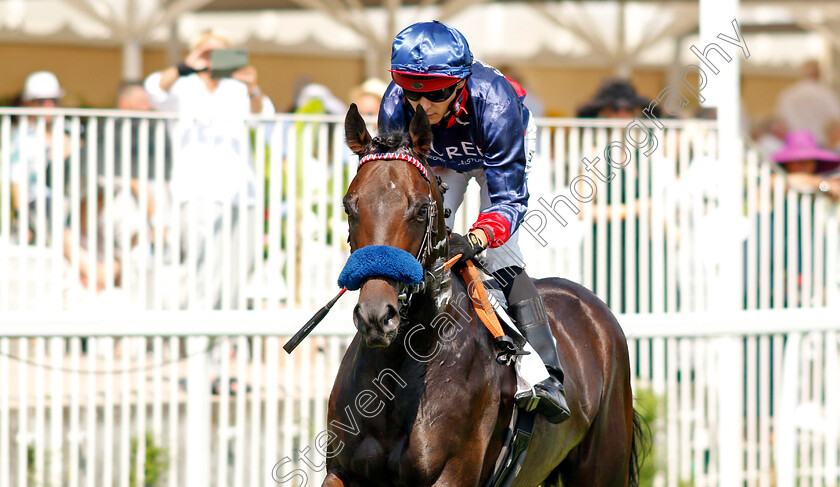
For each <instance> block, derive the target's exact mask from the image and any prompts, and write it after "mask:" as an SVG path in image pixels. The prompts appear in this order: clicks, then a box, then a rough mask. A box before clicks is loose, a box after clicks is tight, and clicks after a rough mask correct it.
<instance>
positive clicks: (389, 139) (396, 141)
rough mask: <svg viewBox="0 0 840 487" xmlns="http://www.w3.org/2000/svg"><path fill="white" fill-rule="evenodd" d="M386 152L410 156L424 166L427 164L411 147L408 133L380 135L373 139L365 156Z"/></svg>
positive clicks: (393, 132)
mask: <svg viewBox="0 0 840 487" xmlns="http://www.w3.org/2000/svg"><path fill="white" fill-rule="evenodd" d="M385 152H396V153H401V154H408V155H410V156H412V157H414V158H416V159H418V160H419V161H420V162H422V163H424V164H425V162H426V158H425V157H423V155H421V154H419V153H418V152H417V151H415V150H414V149H413V148H412V147H411V138H410V137H409V135H408V133H407V132H403V131H399V130H395V131H392V132H385V133H383V134H378V135H377V136H376V137H374V138H373V140H372V141H371V143H370V145H369V146H368V150H367V151H365V154H364V155H368V154H381V153H385Z"/></svg>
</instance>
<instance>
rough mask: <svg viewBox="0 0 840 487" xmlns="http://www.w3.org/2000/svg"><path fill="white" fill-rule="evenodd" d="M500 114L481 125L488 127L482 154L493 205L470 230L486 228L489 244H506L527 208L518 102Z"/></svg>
mask: <svg viewBox="0 0 840 487" xmlns="http://www.w3.org/2000/svg"><path fill="white" fill-rule="evenodd" d="M497 113H498V116H497V117H494V118H495V120H489V121H488V122H489V123H483V124H482V125H483V126H484V127H485V128H487V129H486V133H485V134H484V139H485V140H484V144H483V146H484V152H483V153H484V158H485V159H484V175H485V178H486V181H487V193H488V196H489V199H490V206H489V207H488V208H483V209H482V211H481V213H480V214H479V216H478V218H477V219H476V222H475V223H474V224H473V226H472V227H471V229H470V230H471V231H472V230H475V229H481V230H483V231H484V233H486V234H487V237H488V241H489V246H490V247H499V246H500V245H503V244H504V243H505V242H506V241H507V240H508V238H510V236H511V235H512V234H513V233H514V232H515V231H516V229H517V228H518V227H519V222H520V221H521V220H522V217H523V216H524V215H525V211H526V210H527V209H528V188H527V186H526V183H525V149H524V143H523V127H522V114H521V112H520V110H519V108H518V106H517V105H515V104H511V105H510V106H508V107H506V108H505V109H503V110H501V111H500V112H497Z"/></svg>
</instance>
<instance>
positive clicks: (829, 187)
mask: <svg viewBox="0 0 840 487" xmlns="http://www.w3.org/2000/svg"><path fill="white" fill-rule="evenodd" d="M773 160H774V161H776V162H778V163H779V164H781V166H782V168H783V169H784V170H785V171H786V172H787V173H788V177H787V180H788V183H789V184H790V185H791V186H792V187H793V188H794V189H796V190H798V191H801V192H806V193H813V192H824V193H828V196H830V197H831V198H832V199H834V200H837V199H838V198H840V176H837V175H833V176H832V173H835V172H836V171H837V170H838V169H840V155H837V154H835V153H833V152H831V151H827V150H824V149H821V148H820V147H819V146H818V145H817V141H816V138H815V137H814V135H813V134H811V133H810V132H807V131H805V130H794V131H791V132H788V134H787V135H786V136H785V145H784V147H782V148H781V149H780V150H779V151H777V152H776V153H775V154H773Z"/></svg>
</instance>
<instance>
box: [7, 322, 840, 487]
mask: <svg viewBox="0 0 840 487" xmlns="http://www.w3.org/2000/svg"><path fill="white" fill-rule="evenodd" d="M835 313H836V312H835V311H834V310H828V309H811V310H774V311H743V312H739V313H736V314H719V313H679V314H652V315H623V316H619V317H618V318H619V321H620V322H621V323H622V324H623V326H624V329H625V332H626V334H627V336H628V338H629V346H630V351H631V366H632V368H633V371H634V372H633V375H632V377H633V384H634V391H635V394H636V396H637V398H638V397H640V396H644V395H646V394H645V392H644V391H648V393H652V395H653V397H655V398H656V400H657V402H656V404H655V405H653V406H652V405H651V403H650V402H647V403H644V404H643V405H644V406H646V407H648V408H653V410H654V411H655V413H656V414H655V419H654V421H653V423H652V424H651V427H652V429H653V431H654V439H655V446H654V451H655V453H654V456H653V457H651V458H649V460H648V461H650V462H654V463H655V466H656V471H657V472H658V474H657V477H658V479H659V480H658V481H657V483H656V485H667V486H669V487H670V486H674V487H676V486H679V485H685V484H686V483H690V485H698V486H701V485H705V486H715V485H719V482H720V479H721V478H724V477H725V478H728V479H732V478H735V477H738V478H740V479H742V480H743V482H744V484H745V485H748V486H771V485H774V486H779V487H792V486H794V485H836V484H837V482H838V481H840V457H839V456H838V441H840V417H838V415H837V411H838V410H840V393H838V392H837V390H836V389H837V388H836V384H837V383H838V380H840V362H839V361H838V356H839V355H840V341H838V338H840V324H838V322H837V320H836V314H835ZM305 316H306V315H305V313H303V312H294V311H288V310H285V311H261V312H251V313H243V312H239V311H214V312H213V311H190V312H178V311H162V312H143V313H139V314H135V315H126V314H124V313H108V314H105V313H102V314H100V315H97V316H93V317H91V316H89V315H86V314H84V313H79V312H70V313H67V312H59V313H56V312H33V313H9V314H7V316H6V317H5V319H4V325H8V326H4V329H7V330H9V329H11V330H15V331H14V332H12V333H8V332H4V333H3V335H4V336H5V337H4V338H0V487H9V486H25V485H68V486H93V485H129V482H130V481H133V482H135V483H134V484H133V485H142V484H143V481H144V478H143V476H144V475H145V472H149V473H150V474H152V472H158V474H157V476H156V482H157V483H156V484H155V485H168V486H177V485H212V486H222V485H225V486H227V485H231V486H243V485H267V484H273V482H274V480H273V479H272V476H274V477H275V478H277V479H281V480H282V479H285V481H286V482H292V479H294V480H293V482H294V483H290V485H304V484H303V483H300V481H301V479H302V477H301V476H293V473H300V474H301V475H305V476H306V479H307V480H308V483H307V484H306V485H319V483H320V481H321V479H322V478H323V473H324V472H323V470H319V468H320V466H321V465H322V463H323V461H324V458H323V457H322V456H321V455H320V454H319V453H317V449H316V446H315V445H316V443H315V441H316V440H315V438H316V437H317V436H318V434H319V433H320V432H322V431H323V430H325V429H326V427H327V424H326V405H327V404H326V403H327V397H328V394H329V391H330V389H331V384H332V383H333V380H334V377H335V375H336V372H337V369H338V365H339V363H340V360H341V357H342V355H343V352H344V350H345V349H346V347H347V346H348V344H349V340H350V339H351V338H352V332H353V328H352V325H350V324H349V323H350V314H349V312H343V313H336V312H334V313H333V314H330V315H329V316H328V318H327V320H326V321H325V322H324V323H323V324H322V325H321V326H320V327H319V330H317V331H316V335H315V336H313V337H311V338H309V339H308V340H307V341H306V342H305V343H304V344H303V346H301V347H300V348H299V349H298V350H297V351H296V352H295V353H294V354H293V355H291V356H289V355H286V354H285V353H283V352H282V351H281V348H280V347H281V346H282V344H283V343H284V342H285V340H286V339H287V337H288V336H289V335H290V334H291V333H292V332H293V331H294V329H295V326H293V325H294V324H296V323H299V322H301V321H302V320H303V319H304V317H305ZM217 377H218V378H219V384H221V387H219V388H218V390H216V391H211V386H212V384H213V380H214V379H215V378H217ZM231 378H235V379H236V380H237V382H236V384H235V387H236V389H237V390H235V391H233V392H232V391H231V390H229V387H228V386H225V385H227V384H230V379H231ZM647 395H648V396H650V395H651V394H647ZM640 404H641V403H637V406H640ZM733 421H734V424H736V425H738V430H740V431H741V434H740V435H737V436H738V438H740V440H741V441H740V442H734V443H733V442H728V441H726V436H727V435H725V434H722V433H723V431H722V430H721V428H723V427H724V425H725V424H732V422H733ZM307 447H309V449H308V450H306V449H307ZM304 450H305V451H306V452H305V453H304V454H301V452H302V451H304ZM155 452H157V453H155ZM721 458H739V459H743V460H742V461H739V462H737V465H738V467H739V470H738V471H735V472H724V471H722V470H721V469H720V467H719V460H720V459H721ZM147 462H148V465H147V464H146V463H147ZM132 472H133V473H132ZM733 476H734V477H733ZM145 480H148V481H151V480H155V479H145ZM281 483H285V482H281Z"/></svg>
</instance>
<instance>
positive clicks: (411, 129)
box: [408, 105, 432, 156]
mask: <svg viewBox="0 0 840 487" xmlns="http://www.w3.org/2000/svg"><path fill="white" fill-rule="evenodd" d="M408 135H409V136H411V143H412V144H413V145H414V150H416V151H417V152H418V153H419V154H420V155H421V156H425V155H426V154H428V153H429V148H430V147H431V145H432V126H431V124H430V123H429V116H428V115H426V110H424V109H423V107H422V106H420V105H417V108H416V111H415V112H414V118H412V119H411V124H410V125H409V126H408Z"/></svg>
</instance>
